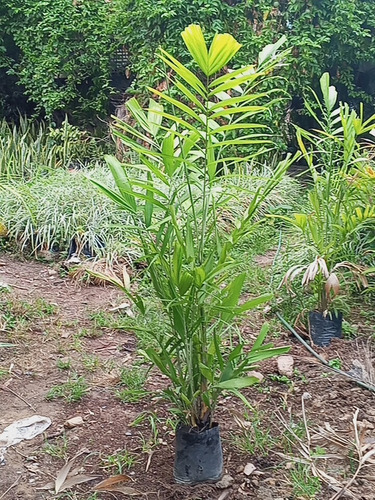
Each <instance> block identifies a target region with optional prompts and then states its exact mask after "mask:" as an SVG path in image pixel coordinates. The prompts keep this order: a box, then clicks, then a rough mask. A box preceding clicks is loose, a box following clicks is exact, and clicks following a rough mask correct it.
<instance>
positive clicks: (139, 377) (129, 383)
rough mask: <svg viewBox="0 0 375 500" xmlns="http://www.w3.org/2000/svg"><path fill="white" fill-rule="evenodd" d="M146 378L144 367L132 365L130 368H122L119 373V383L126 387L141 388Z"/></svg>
mask: <svg viewBox="0 0 375 500" xmlns="http://www.w3.org/2000/svg"><path fill="white" fill-rule="evenodd" d="M146 378H147V373H146V371H145V370H144V369H142V368H140V367H138V366H133V367H132V368H123V369H122V370H121V374H120V383H121V385H124V386H126V387H127V388H128V389H142V388H143V386H144V384H145V382H146Z"/></svg>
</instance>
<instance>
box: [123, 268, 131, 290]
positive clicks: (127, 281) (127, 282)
mask: <svg viewBox="0 0 375 500" xmlns="http://www.w3.org/2000/svg"><path fill="white" fill-rule="evenodd" d="M122 279H123V281H124V286H125V288H126V289H127V290H130V276H129V273H128V271H127V270H126V267H125V266H123V268H122Z"/></svg>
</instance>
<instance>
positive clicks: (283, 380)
mask: <svg viewBox="0 0 375 500" xmlns="http://www.w3.org/2000/svg"><path fill="white" fill-rule="evenodd" d="M269 378H270V379H271V380H272V381H273V382H279V383H280V384H286V385H287V386H288V387H293V385H294V384H293V381H292V380H290V378H289V377H287V376H286V375H269Z"/></svg>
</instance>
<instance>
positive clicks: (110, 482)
mask: <svg viewBox="0 0 375 500" xmlns="http://www.w3.org/2000/svg"><path fill="white" fill-rule="evenodd" d="M127 481H131V479H130V477H129V476H126V475H125V474H118V475H117V476H111V477H108V478H107V479H104V481H101V482H100V483H99V484H97V485H96V486H95V488H94V490H96V491H103V490H108V488H110V487H112V486H115V485H119V484H120V483H125V482H127Z"/></svg>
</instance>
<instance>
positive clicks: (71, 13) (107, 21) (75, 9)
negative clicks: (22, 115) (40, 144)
mask: <svg viewBox="0 0 375 500" xmlns="http://www.w3.org/2000/svg"><path fill="white" fill-rule="evenodd" d="M0 9H1V10H2V12H1V10H0V14H2V15H0V19H1V20H0V32H2V33H5V36H4V38H3V44H4V45H3V47H1V45H0V47H1V49H0V68H1V67H2V66H3V67H4V70H5V71H4V70H3V74H4V73H5V75H9V74H10V75H12V74H13V75H15V76H16V78H17V80H18V82H19V83H20V84H22V85H23V86H24V88H25V92H26V94H27V95H28V96H29V97H30V99H31V100H32V101H33V102H34V104H35V106H36V110H37V111H41V110H43V112H44V113H45V115H46V116H47V117H51V116H52V114H53V113H54V112H55V111H57V110H59V111H63V112H68V111H70V112H74V113H75V114H78V116H79V117H80V118H81V119H84V118H88V117H93V116H95V114H97V113H101V114H102V113H104V112H106V110H107V109H108V95H109V92H110V64H111V55H112V54H113V52H114V46H115V43H114V36H113V35H114V30H113V26H112V23H111V19H112V16H111V11H112V4H111V2H105V1H101V0H100V1H99V0H94V1H88V2H87V1H83V0H74V1H72V0H59V1H58V2H56V1H53V0H45V1H43V2H35V1H34V0H4V1H3V2H2V6H1V7H0ZM5 75H4V76H5Z"/></svg>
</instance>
